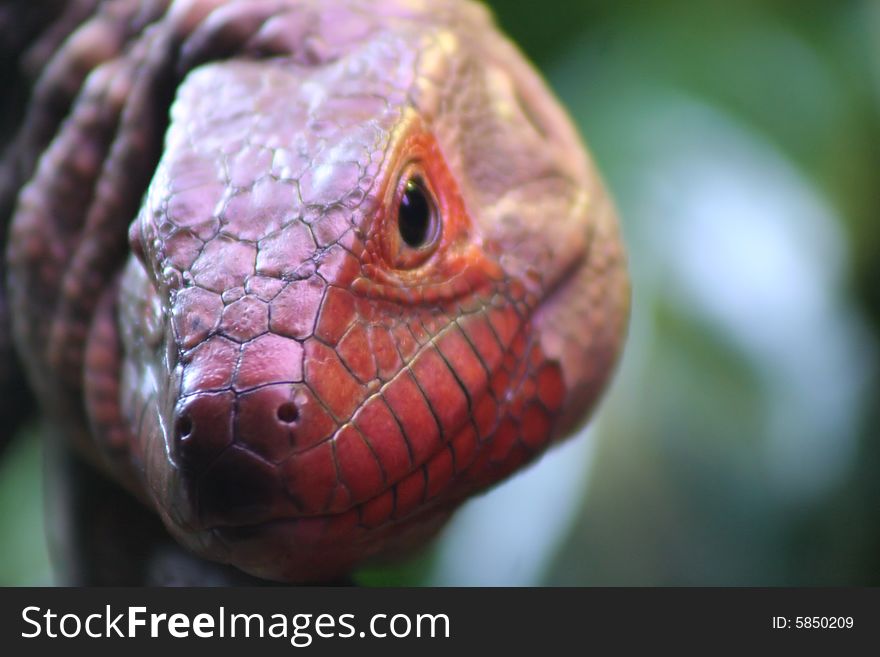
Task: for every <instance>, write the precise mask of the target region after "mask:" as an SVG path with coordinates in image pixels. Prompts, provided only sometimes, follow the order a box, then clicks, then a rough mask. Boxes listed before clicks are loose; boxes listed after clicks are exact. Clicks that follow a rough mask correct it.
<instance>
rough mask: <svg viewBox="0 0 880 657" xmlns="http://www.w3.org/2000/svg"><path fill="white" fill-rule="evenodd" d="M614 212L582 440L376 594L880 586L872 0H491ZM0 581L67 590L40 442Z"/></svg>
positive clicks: (878, 29)
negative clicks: (47, 512)
mask: <svg viewBox="0 0 880 657" xmlns="http://www.w3.org/2000/svg"><path fill="white" fill-rule="evenodd" d="M490 5H491V6H492V8H493V10H494V12H495V14H496V16H497V19H498V21H499V22H500V24H501V25H502V27H503V28H504V29H505V30H507V31H508V32H509V33H510V34H511V35H512V37H513V38H514V40H515V41H517V42H518V43H519V44H520V46H521V47H522V49H523V50H524V51H525V52H526V53H527V54H528V56H529V57H530V58H531V59H532V60H533V61H534V62H535V63H536V65H537V66H538V67H539V68H540V69H541V70H542V71H543V72H544V74H545V75H546V77H547V79H548V81H549V82H550V85H551V86H552V87H553V88H554V89H555V91H556V92H557V93H558V95H559V96H560V97H561V98H562V100H563V102H564V103H565V105H566V106H567V107H568V108H569V111H570V112H571V114H572V116H573V117H574V119H575V121H576V122H577V124H578V126H579V127H580V129H581V131H582V133H583V135H584V136H585V138H586V141H587V142H588V144H589V145H590V148H591V150H592V152H593V155H594V157H595V159H596V160H597V161H598V163H599V166H600V169H601V170H602V171H603V173H604V175H605V177H606V180H607V182H608V184H609V185H610V187H611V189H612V191H613V194H614V196H615V198H616V201H617V204H618V206H619V209H620V212H621V217H622V225H623V232H624V234H625V236H626V240H627V245H628V249H629V255H630V262H631V273H632V277H633V290H634V296H633V317H632V323H631V327H630V339H629V343H628V346H627V350H626V354H625V357H624V360H623V362H622V364H621V367H620V369H619V371H618V375H617V377H616V379H615V382H614V385H613V387H612V389H611V390H610V391H609V394H608V396H607V398H606V400H605V403H604V405H603V406H602V408H601V411H600V412H599V413H598V415H597V416H596V418H595V421H594V422H593V424H592V426H591V427H590V429H589V430H588V431H587V432H585V433H584V435H582V436H579V437H577V438H576V439H574V440H572V441H570V442H569V443H567V444H566V445H564V446H562V447H561V448H558V449H556V450H554V452H553V453H551V454H550V455H549V456H548V457H547V458H546V459H544V460H542V461H541V462H540V463H539V464H538V465H537V466H535V467H533V468H531V469H530V470H529V471H527V472H526V473H525V474H523V475H520V476H518V477H516V478H515V479H514V480H512V481H511V482H510V483H509V484H505V485H504V486H502V487H501V488H499V489H497V490H496V491H494V492H492V493H490V494H488V495H486V496H484V497H482V498H481V499H479V500H477V501H475V502H474V503H472V504H470V505H469V507H468V508H467V509H465V510H464V512H462V513H460V514H459V515H458V516H457V517H456V518H455V519H454V521H453V523H452V524H451V525H450V527H449V529H448V530H447V531H446V532H445V533H444V535H443V536H442V537H441V539H440V540H439V541H438V543H437V544H436V545H434V546H433V547H432V548H431V549H429V550H428V551H426V553H425V554H423V555H422V556H421V557H420V558H418V559H416V560H415V561H414V562H412V563H409V564H404V565H402V566H400V567H396V568H393V569H378V570H371V571H367V572H364V573H361V574H360V575H359V581H360V582H362V583H365V584H382V583H384V584H424V583H429V584H520V585H540V584H545V585H546V584H549V585H878V584H880V441H878V440H877V437H878V429H877V427H878V426H880V405H878V401H880V390H878V388H880V376H878V375H880V349H878V336H880V2H877V1H875V0H850V1H846V0H737V1H736V2H713V1H711V0H679V1H676V0H670V1H664V2H653V3H647V2H620V1H608V0H606V1H602V2H598V1H589V0H582V1H577V2H576V1H568V2H567V1H564V0H544V1H543V2H540V3H531V2H513V1H508V2H505V1H502V0H498V1H496V2H492V3H490ZM34 434H35V431H33V430H31V431H30V432H25V435H24V436H22V437H21V438H20V439H19V440H18V441H17V442H16V443H15V444H13V446H12V448H11V449H10V450H9V451H8V452H7V453H6V454H5V456H4V459H3V462H2V463H0V555H2V558H0V583H3V584H23V583H50V582H51V581H52V579H51V570H50V566H49V562H48V557H47V550H46V547H45V539H44V538H43V529H42V493H41V491H42V488H41V477H40V445H39V443H38V441H37V440H36V439H35V437H34Z"/></svg>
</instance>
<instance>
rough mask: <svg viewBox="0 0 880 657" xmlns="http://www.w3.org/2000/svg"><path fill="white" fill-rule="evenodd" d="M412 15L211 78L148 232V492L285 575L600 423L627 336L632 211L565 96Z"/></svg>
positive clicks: (192, 535) (215, 547)
mask: <svg viewBox="0 0 880 657" xmlns="http://www.w3.org/2000/svg"><path fill="white" fill-rule="evenodd" d="M395 11H397V10H395ZM389 12H390V13H389V14H388V15H387V16H378V17H377V16H376V15H371V16H365V15H360V14H355V13H353V14H351V15H348V14H345V15H342V14H340V15H337V16H335V17H333V18H334V21H330V22H329V23H328V25H333V27H334V28H335V29H333V30H331V29H330V28H329V27H327V25H324V24H323V23H320V21H318V23H315V22H314V21H313V22H308V21H306V23H308V25H309V26H310V27H309V28H308V29H309V30H312V31H314V34H311V36H309V37H308V38H307V37H306V36H304V35H303V34H302V33H298V36H297V37H296V42H297V43H298V44H303V43H311V44H312V47H311V48H308V49H306V50H305V51H302V50H301V49H300V50H296V49H292V48H290V47H289V46H288V45H287V41H286V40H285V39H282V38H281V37H280V36H279V35H281V36H284V35H288V36H289V35H290V34H292V33H293V32H296V29H300V28H296V29H294V27H291V25H287V24H283V23H282V25H280V26H276V29H274V30H263V31H261V32H260V34H263V39H264V43H262V45H259V46H254V48H256V49H258V50H260V54H261V58H260V59H258V60H257V59H247V58H241V59H232V60H226V61H220V62H213V63H206V64H203V65H201V66H198V67H195V68H194V69H193V70H192V71H191V72H190V73H189V74H188V75H187V76H186V77H185V78H184V80H183V82H182V83H181V85H180V86H179V88H178V90H177V95H176V99H175V101H174V104H173V106H172V110H171V118H170V125H169V128H168V131H167V134H166V138H165V147H164V152H163V156H162V158H161V161H160V163H159V165H158V168H157V170H156V173H155V176H154V178H153V180H152V183H151V185H150V187H149V189H148V192H147V195H146V198H145V201H144V204H143V207H142V210H141V212H140V215H139V217H138V219H137V220H136V221H135V222H134V223H133V224H132V227H131V230H130V241H131V245H132V251H133V254H134V255H133V256H132V257H131V259H130V260H129V263H128V266H127V269H126V273H125V277H124V280H123V288H124V289H126V291H127V295H126V296H127V299H128V300H127V301H125V302H124V303H123V304H122V307H121V311H120V312H121V316H120V325H121V327H122V334H123V342H124V345H125V360H124V366H123V391H124V394H123V397H124V399H125V402H124V405H125V412H126V414H127V417H128V418H129V420H128V421H129V423H130V425H131V427H132V430H133V433H134V434H135V436H136V438H135V443H136V446H137V448H136V450H135V452H136V453H137V454H138V455H139V458H140V459H141V462H142V464H143V469H144V471H145V473H146V481H147V487H148V489H149V496H150V497H151V498H152V500H153V501H154V503H155V505H156V507H157V508H158V509H159V511H160V513H161V515H162V517H163V519H164V521H165V523H166V525H167V526H168V527H169V529H170V530H171V532H172V533H173V534H174V535H175V536H177V538H178V539H179V540H181V541H182V542H183V543H184V544H186V545H187V546H189V547H191V548H192V549H194V550H195V551H197V552H199V553H200V554H203V555H204V556H207V557H209V558H212V559H215V560H219V561H224V562H229V563H232V564H234V565H236V566H238V567H240V568H242V569H244V570H246V571H248V572H251V573H253V574H256V575H258V576H262V577H267V578H272V579H284V580H305V579H316V578H320V577H325V576H330V575H332V574H334V573H338V572H341V571H345V570H346V569H349V568H351V567H352V566H353V565H354V564H356V563H358V562H360V561H362V560H364V559H368V558H372V557H376V556H380V555H388V554H395V553H398V552H405V551H406V550H408V549H411V548H412V547H414V546H416V545H418V544H419V543H421V542H423V541H424V540H425V539H426V538H427V537H429V536H431V535H432V534H433V533H434V532H435V531H436V530H437V528H438V527H439V526H440V525H441V524H442V522H443V520H444V519H445V518H446V517H447V516H448V514H449V513H450V512H451V510H453V509H454V508H455V506H456V505H457V504H459V503H460V502H461V501H463V500H464V499H466V498H467V497H468V496H469V495H471V494H473V493H474V492H476V491H479V490H481V489H484V488H486V487H488V486H489V485H491V484H493V483H494V482H496V481H498V480H500V479H502V478H504V477H505V476H507V475H508V474H510V473H511V472H513V471H514V470H516V469H517V468H519V467H521V466H522V465H524V464H525V463H527V462H529V461H530V460H532V459H533V458H534V457H535V456H537V455H538V454H540V453H541V452H542V451H543V450H544V448H545V447H546V446H547V445H549V444H550V443H551V442H552V441H553V440H554V439H556V438H559V437H563V436H565V435H566V434H568V433H570V431H571V430H572V429H573V428H574V427H575V426H576V425H577V424H578V423H579V422H581V421H582V420H583V419H584V418H585V416H586V415H587V414H588V412H589V411H590V410H591V408H592V407H593V405H594V403H595V401H596V398H597V395H598V394H599V392H600V390H601V389H602V388H603V386H604V384H605V382H606V379H607V378H608V375H609V373H610V370H611V369H612V366H613V363H614V361H615V360H616V357H617V352H618V350H619V346H620V344H621V340H622V334H623V332H624V326H625V321H626V314H627V308H628V288H627V283H626V274H625V266H624V261H623V256H622V250H621V247H620V244H619V241H618V237H617V232H616V222H615V219H614V213H613V210H612V207H611V204H610V203H609V201H608V199H607V197H606V195H605V193H604V191H603V187H602V184H601V182H600V181H599V179H598V177H597V174H596V172H595V171H594V170H593V168H592V165H591V163H590V161H589V159H588V157H587V156H586V155H585V153H584V150H583V146H582V145H581V142H580V140H579V139H578V137H577V135H576V133H575V131H574V129H573V128H572V126H571V125H570V123H569V120H568V119H567V117H566V116H565V115H564V112H563V111H562V110H561V108H560V107H559V106H558V105H557V103H556V101H555V100H554V99H553V98H552V96H551V95H550V92H549V91H548V90H547V89H546V87H545V86H544V84H543V83H542V82H541V81H540V79H539V78H538V76H537V75H536V74H535V73H534V72H533V70H532V69H531V68H530V67H529V65H528V64H527V63H526V62H525V61H524V60H523V59H522V57H521V55H520V54H519V53H518V52H517V51H516V50H515V49H514V47H513V46H512V45H511V44H509V42H507V41H506V40H505V39H504V38H503V37H501V36H500V35H498V34H497V33H496V32H495V31H494V28H493V27H492V26H491V21H490V19H489V18H488V17H487V16H486V14H485V12H484V11H483V10H482V9H481V8H479V7H475V6H470V5H458V4H456V5H455V13H454V14H450V16H453V17H446V18H445V19H444V16H445V14H444V13H443V12H439V14H436V15H435V17H434V18H431V19H429V18H428V14H426V13H422V14H419V13H418V12H416V13H415V14H412V15H411V14H409V13H407V12H399V13H395V12H391V11H390V10H389ZM325 19H326V17H325ZM322 20H324V19H322ZM301 22H302V20H301V19H300V23H301ZM300 23H297V24H296V25H300ZM322 25H324V30H325V31H324V32H322V31H321V29H322ZM341 28H345V29H341ZM302 29H305V28H302ZM302 29H300V32H302ZM264 32H265V34H264ZM334 39H335V40H334ZM279 44H281V45H279ZM316 44H317V45H316ZM273 48H274V49H275V51H273ZM267 51H268V52H267Z"/></svg>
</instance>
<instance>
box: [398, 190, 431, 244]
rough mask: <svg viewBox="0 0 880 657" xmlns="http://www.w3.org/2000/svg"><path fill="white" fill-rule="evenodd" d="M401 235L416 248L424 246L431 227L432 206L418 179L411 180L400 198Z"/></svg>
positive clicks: (399, 221) (399, 222)
mask: <svg viewBox="0 0 880 657" xmlns="http://www.w3.org/2000/svg"><path fill="white" fill-rule="evenodd" d="M397 223H398V226H399V229H400V236H401V237H402V238H403V241H404V242H406V243H407V244H408V245H409V246H411V247H413V248H414V249H417V248H419V247H420V246H423V245H424V244H425V242H426V241H427V239H428V237H429V235H428V231H429V230H430V229H431V206H430V204H429V202H428V197H427V194H426V193H425V189H424V187H422V184H421V182H420V181H419V180H418V179H415V180H409V181H407V183H406V187H405V188H404V190H403V198H401V199H400V209H399V211H398V220H397Z"/></svg>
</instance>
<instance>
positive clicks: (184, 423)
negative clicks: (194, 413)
mask: <svg viewBox="0 0 880 657" xmlns="http://www.w3.org/2000/svg"><path fill="white" fill-rule="evenodd" d="M192 431H193V422H192V419H191V418H190V416H189V415H186V414H184V415H181V416H180V417H179V418H178V419H177V439H178V440H186V439H187V438H189V436H190V434H192Z"/></svg>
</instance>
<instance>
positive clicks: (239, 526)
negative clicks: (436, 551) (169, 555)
mask: <svg viewBox="0 0 880 657" xmlns="http://www.w3.org/2000/svg"><path fill="white" fill-rule="evenodd" d="M465 424H467V420H465V422H464V423H463V424H462V427H463V426H465ZM459 430H460V429H459ZM450 445H451V443H450V442H449V441H447V442H444V443H443V445H441V446H440V447H439V448H438V449H436V450H435V451H434V452H433V453H432V454H431V455H430V456H429V457H428V458H427V459H425V460H424V461H423V462H422V463H420V464H419V465H417V466H415V467H413V468H412V469H411V470H409V471H407V472H406V473H405V474H404V475H402V476H401V477H399V478H398V479H397V480H396V481H394V482H391V483H389V484H387V485H386V486H384V487H383V488H382V490H380V491H378V492H377V493H376V494H375V495H372V496H371V497H369V498H367V499H365V500H363V501H361V502H357V503H354V504H352V505H351V506H349V507H347V508H345V509H342V510H340V511H335V512H329V513H328V512H317V513H311V514H310V513H302V514H296V515H281V516H278V517H273V518H266V519H265V520H262V521H261V522H256V523H253V524H250V523H235V522H230V523H222V522H221V523H217V522H215V523H211V524H210V525H205V526H203V527H195V528H194V529H196V530H197V531H209V532H212V531H217V530H224V529H225V530H229V529H234V530H248V529H251V530H256V529H258V528H260V527H264V526H266V525H271V524H274V523H285V522H290V523H300V522H321V521H326V520H333V519H338V518H342V517H343V516H345V515H347V514H350V513H352V512H356V513H357V514H358V516H359V517H360V515H361V513H362V511H363V509H364V508H365V507H366V506H367V505H368V504H370V503H371V502H374V501H375V500H377V499H379V498H380V497H382V496H383V495H385V494H386V493H387V492H388V491H389V490H394V491H395V493H396V488H397V487H398V486H399V485H400V484H401V483H402V482H404V481H406V480H407V479H408V478H409V477H413V476H417V475H418V473H419V472H421V473H422V474H421V476H422V477H424V480H425V484H424V486H425V488H424V493H423V495H422V499H421V501H420V502H419V503H418V504H417V505H416V506H415V507H414V508H413V509H411V510H409V511H407V512H406V513H405V514H403V515H402V516H397V515H396V502H397V500H396V494H395V496H394V501H393V508H392V511H391V513H390V514H389V515H388V517H387V519H386V520H385V521H384V522H383V523H381V524H380V525H379V526H377V527H375V528H376V529H378V528H380V527H381V526H382V525H386V524H389V523H393V522H400V521H403V520H406V519H407V518H409V517H410V516H412V515H415V514H417V513H419V512H420V511H422V510H423V509H424V508H425V506H426V505H427V504H428V503H430V502H431V501H432V500H433V499H434V498H437V497H439V496H440V493H435V494H434V496H432V497H431V498H429V497H428V493H427V477H428V475H427V470H428V466H429V465H430V464H431V463H432V462H434V461H435V460H436V459H438V458H439V457H440V456H441V455H442V454H443V452H445V451H446V450H448V449H450ZM453 459H454V456H453ZM466 469H467V466H465V468H462V469H461V470H457V471H455V472H454V474H453V475H452V478H451V479H450V480H449V481H448V482H447V483H446V485H445V486H444V489H446V488H448V487H450V486H453V485H454V484H455V480H456V478H457V477H458V476H460V475H461V474H463V473H464V472H465V471H466ZM440 492H441V493H442V490H441V491H440ZM358 524H361V523H360V522H358Z"/></svg>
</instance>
